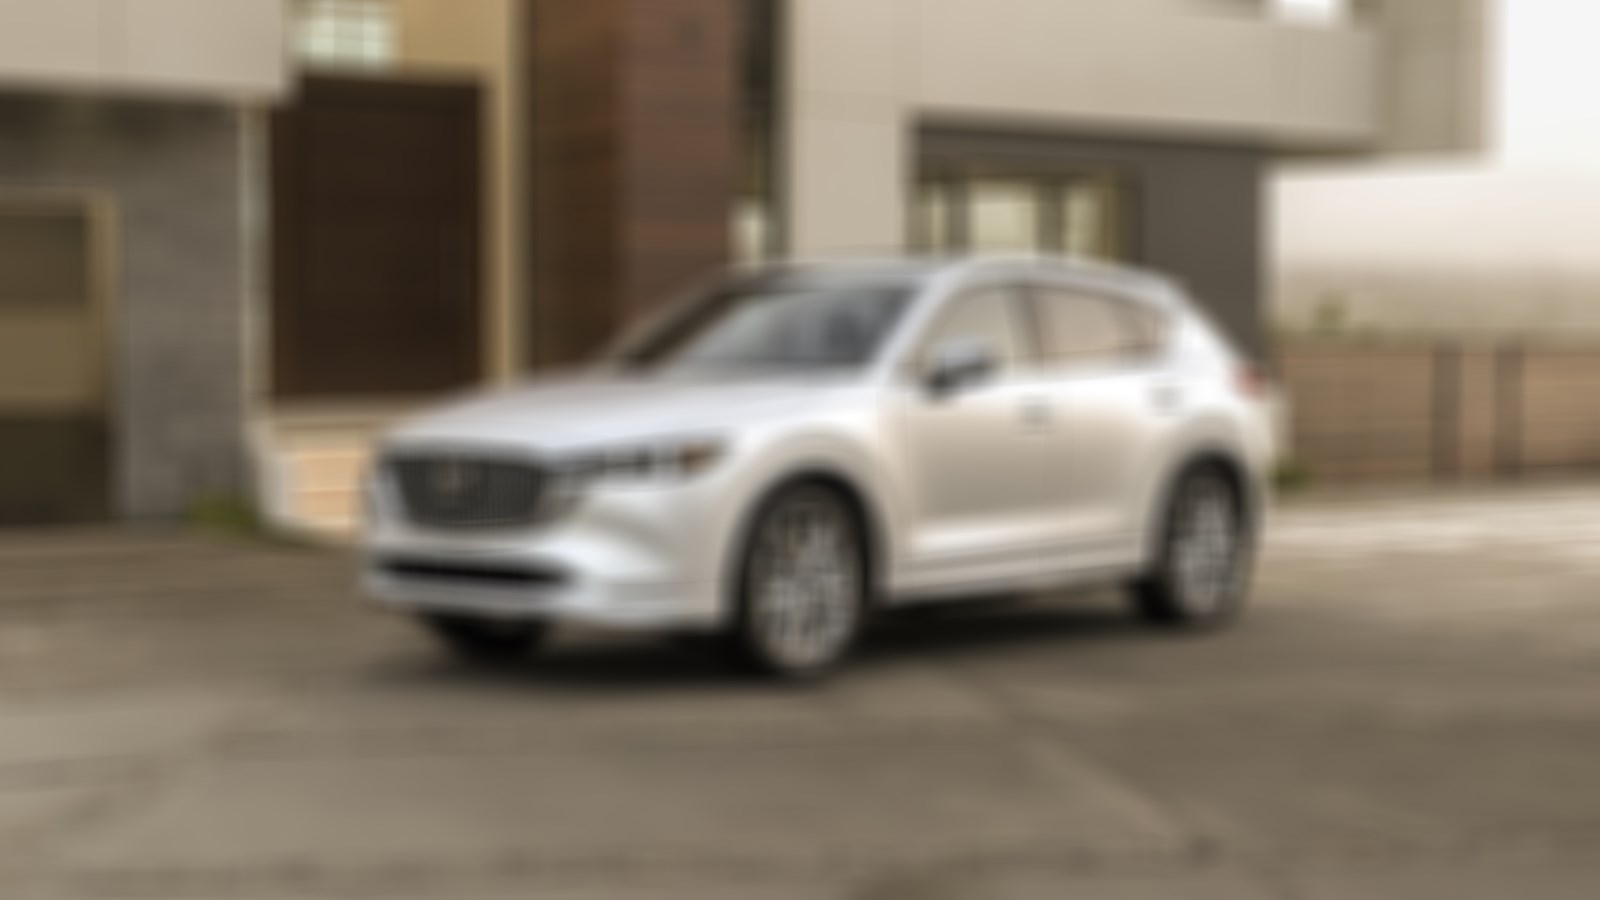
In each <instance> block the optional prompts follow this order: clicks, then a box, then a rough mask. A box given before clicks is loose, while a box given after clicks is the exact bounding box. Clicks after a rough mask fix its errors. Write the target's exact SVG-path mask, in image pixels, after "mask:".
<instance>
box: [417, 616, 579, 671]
mask: <svg viewBox="0 0 1600 900" xmlns="http://www.w3.org/2000/svg"><path fill="white" fill-rule="evenodd" d="M421 621H422V625H423V627H424V628H426V629H427V630H428V632H429V633H430V634H432V635H433V637H434V639H435V640H437V641H438V642H439V645H440V646H441V647H443V648H444V649H445V650H446V651H447V652H448V653H450V655H452V656H454V657H456V658H457V659H461V660H465V661H467V662H472V663H482V664H504V663H509V662H514V661H516V660H519V659H522V658H524V657H526V656H528V655H530V654H532V653H533V652H534V651H535V650H537V649H538V648H539V646H540V645H541V644H543V643H544V639H545V636H546V634H547V633H548V631H549V627H548V626H547V625H545V623H543V622H502V621H497V620H494V619H479V618H473V617H471V616H427V617H424V618H423V619H422V620H421Z"/></svg>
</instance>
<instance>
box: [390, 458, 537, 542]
mask: <svg viewBox="0 0 1600 900" xmlns="http://www.w3.org/2000/svg"><path fill="white" fill-rule="evenodd" d="M389 470H390V472H391V473H392V475H393V482H394V485H395V488H396V491H397V493H398V494H399V499H400V503H401V505H402V506H403V507H404V509H405V513H406V515H407V516H408V517H409V518H410V519H411V521H412V522H414V523H415V524H417V525H421V526H424V527H429V528H495V527H507V526H515V525H526V524H529V523H531V522H533V521H534V519H536V518H537V517H538V514H539V506H540V502H541V500H542V499H543V497H544V487H545V476H544V471H543V470H542V469H540V468H539V467H538V466H536V465H533V464H532V463H527V462H511V461H504V460H491V459H481V458H473V457H459V456H438V457H432V456H430V457H426V458H422V457H414V458H403V459H395V460H391V461H390V463H389Z"/></svg>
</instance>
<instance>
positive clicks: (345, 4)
mask: <svg viewBox="0 0 1600 900" xmlns="http://www.w3.org/2000/svg"><path fill="white" fill-rule="evenodd" d="M295 47H296V49H297V50H298V52H299V54H300V57H301V58H302V59H304V60H306V61H307V62H311V63H317V64H323V65H334V66H385V65H390V64H392V63H393V62H394V61H395V59H396V58H397V57H398V56H399V26H398V22H397V17H396V13H395V9H394V5H393V3H392V0H300V6H299V9H298V15H297V19H296V23H295Z"/></svg>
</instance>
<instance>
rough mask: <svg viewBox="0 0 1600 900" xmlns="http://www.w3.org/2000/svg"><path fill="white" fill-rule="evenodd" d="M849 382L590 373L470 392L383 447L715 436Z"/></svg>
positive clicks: (817, 399) (816, 399)
mask: <svg viewBox="0 0 1600 900" xmlns="http://www.w3.org/2000/svg"><path fill="white" fill-rule="evenodd" d="M858 383H859V382H857V381H856V380H855V379H853V378H852V379H842V378H840V377H839V376H836V375H827V376H810V375H798V376H797V375H791V376H787V377H783V376H769V377H761V378H753V377H751V376H749V375H740V376H727V377H713V376H697V377H687V376H673V377H658V376H650V375H629V374H612V373H603V374H591V375H582V376H574V377H566V378H552V379H542V380H535V381H531V382H526V383H523V384H520V385H517V386H515V387H511V388H506V389H502V390H497V391H491V392H487V393H482V394H477V395H474V396H471V397H468V398H466V399H463V400H461V401H458V402H456V403H452V404H448V405H446V406H444V407H442V408H440V409H437V410H435V411H433V412H431V413H429V414H426V415H423V416H419V417H417V418H415V419H413V420H411V421H409V422H407V423H405V424H403V425H402V426H401V427H399V428H397V429H396V430H395V431H394V432H392V433H391V434H390V436H389V443H400V444H405V443H428V442H439V443H454V442H475V441H484V442H492V443H508V444H516V445H521V446H532V447H539V448H564V447H575V446H583V445H588V444H597V443H609V442H614V441H621V442H626V441H629V440H634V439H653V438H657V437H663V436H671V435H680V434H682V435H692V434H696V433H703V432H718V431H725V430H727V429H731V428H736V427H738V426H739V425H741V424H748V423H749V422H750V421H752V420H753V419H757V418H761V417H765V416H773V415H792V414H794V413H795V412H797V411H798V410H801V409H803V408H805V407H807V406H810V405H812V404H815V403H821V402H826V398H827V397H829V396H832V395H834V394H836V392H837V391H839V390H841V389H844V388H845V387H847V386H852V385H856V384H858Z"/></svg>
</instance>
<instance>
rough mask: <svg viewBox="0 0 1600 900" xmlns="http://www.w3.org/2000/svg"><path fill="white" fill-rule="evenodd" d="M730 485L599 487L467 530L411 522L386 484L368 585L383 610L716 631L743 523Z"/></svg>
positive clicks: (370, 547) (376, 508) (371, 530)
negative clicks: (544, 514)
mask: <svg viewBox="0 0 1600 900" xmlns="http://www.w3.org/2000/svg"><path fill="white" fill-rule="evenodd" d="M727 487H728V486H727V485H723V484H719V483H718V479H716V478H715V477H706V478H702V479H695V480H692V481H690V482H688V483H684V484H674V485H668V486H660V487H653V488H642V489H633V490H598V491H596V492H594V493H592V494H589V495H586V496H583V497H581V498H579V499H577V500H576V501H574V502H573V503H572V504H571V505H570V507H569V508H566V509H564V510H563V511H562V512H561V513H560V514H559V515H558V516H556V517H555V518H554V519H552V520H551V521H549V522H544V523H541V524H538V525H534V526H528V527H526V528H520V529H512V530H505V531H495V532H464V531H448V530H434V529H423V528H418V527H416V526H414V525H412V524H411V523H410V522H409V521H408V520H407V517H406V516H405V515H404V514H403V513H402V512H401V511H400V510H399V509H398V508H397V507H398V505H397V503H395V502H394V499H393V498H392V496H390V495H388V494H387V493H386V492H385V491H384V490H383V489H382V486H381V485H379V486H376V487H375V488H374V490H373V496H372V497H370V498H369V506H370V508H371V521H370V522H369V524H368V530H367V538H366V544H365V550H366V553H365V564H364V571H363V586H364V588H365V591H366V593H367V594H368V595H369V596H370V597H371V598H373V600H374V601H375V602H376V603H377V604H378V605H379V606H380V607H381V608H384V609H388V610H391V611H396V612H402V613H408V614H413V615H417V614H422V615H426V614H457V615H471V616H483V617H487V618H500V619H540V620H548V621H556V622H574V623H582V624H588V625H598V626H603V627H611V628H627V629H652V630H665V629H671V630H678V629H688V630H697V629H706V628H714V627H716V626H717V625H719V624H720V623H721V621H722V619H723V608H724V604H723V602H722V588H723V579H722V577H721V575H720V573H722V572H723V571H724V556H723V554H724V552H725V547H726V544H727V543H728V535H729V534H730V533H731V531H732V527H731V526H732V521H733V520H732V516H731V515H730V511H729V510H725V509H722V508H720V506H719V505H718V501H717V498H719V497H723V496H728V491H727ZM419 573H420V574H419ZM506 573H540V576H539V577H530V578H527V579H524V580H517V579H515V578H507V577H503V576H504V575H505V574H506ZM482 576H488V577H482Z"/></svg>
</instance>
